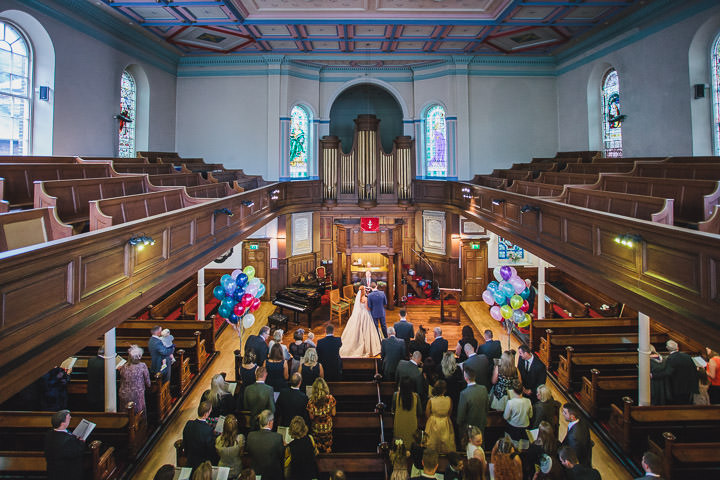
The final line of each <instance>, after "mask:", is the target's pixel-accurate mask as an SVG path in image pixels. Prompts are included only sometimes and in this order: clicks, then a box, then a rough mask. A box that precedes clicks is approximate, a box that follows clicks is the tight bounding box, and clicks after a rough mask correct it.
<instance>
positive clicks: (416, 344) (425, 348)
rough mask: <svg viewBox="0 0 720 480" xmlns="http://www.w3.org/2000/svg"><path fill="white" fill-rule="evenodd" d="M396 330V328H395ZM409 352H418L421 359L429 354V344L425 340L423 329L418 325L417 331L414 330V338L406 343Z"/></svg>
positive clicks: (423, 359)
mask: <svg viewBox="0 0 720 480" xmlns="http://www.w3.org/2000/svg"><path fill="white" fill-rule="evenodd" d="M396 332H397V330H396ZM408 351H409V352H420V355H422V361H423V362H424V361H425V359H426V358H428V357H429V356H430V344H429V343H427V342H426V341H425V329H424V328H423V327H422V325H421V326H420V328H418V330H417V332H415V338H413V339H412V340H411V341H410V344H409V345H408Z"/></svg>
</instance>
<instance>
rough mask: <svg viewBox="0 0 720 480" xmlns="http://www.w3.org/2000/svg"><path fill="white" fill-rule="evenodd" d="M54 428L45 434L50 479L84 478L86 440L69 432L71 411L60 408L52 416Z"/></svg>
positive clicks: (51, 420)
mask: <svg viewBox="0 0 720 480" xmlns="http://www.w3.org/2000/svg"><path fill="white" fill-rule="evenodd" d="M50 423H51V424H52V430H50V431H49V432H47V434H46V435H45V462H46V464H47V473H48V478H49V479H50V480H61V479H65V478H72V479H80V480H82V479H84V478H85V474H84V471H83V454H84V453H85V442H84V441H82V440H80V439H79V438H78V437H76V436H75V435H73V434H72V433H70V432H68V427H69V426H70V411H69V410H60V411H59V412H57V413H53V415H52V417H50Z"/></svg>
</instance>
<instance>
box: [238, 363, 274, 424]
mask: <svg viewBox="0 0 720 480" xmlns="http://www.w3.org/2000/svg"><path fill="white" fill-rule="evenodd" d="M266 378H267V370H265V367H258V368H257V369H256V370H255V383H253V384H252V385H250V386H249V387H247V388H246V389H245V392H244V395H243V409H244V410H250V428H251V429H252V430H255V429H257V428H258V420H257V419H258V415H259V414H260V413H261V412H262V411H263V410H268V411H270V412H271V413H272V412H275V398H274V396H273V389H272V387H271V386H270V385H265V379H266Z"/></svg>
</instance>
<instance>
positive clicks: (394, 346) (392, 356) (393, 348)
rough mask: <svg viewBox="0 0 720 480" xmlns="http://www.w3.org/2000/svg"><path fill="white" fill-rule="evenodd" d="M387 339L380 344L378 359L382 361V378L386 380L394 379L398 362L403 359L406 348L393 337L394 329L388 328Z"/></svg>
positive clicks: (400, 341) (399, 340)
mask: <svg viewBox="0 0 720 480" xmlns="http://www.w3.org/2000/svg"><path fill="white" fill-rule="evenodd" d="M387 330H388V338H383V339H382V341H381V342H380V358H381V359H382V369H383V377H384V378H385V379H388V380H392V379H394V378H395V371H396V370H397V366H398V363H400V360H402V359H403V358H405V355H406V353H405V352H406V349H407V346H406V345H405V342H404V341H403V340H402V339H400V338H397V337H396V336H395V327H388V329H387Z"/></svg>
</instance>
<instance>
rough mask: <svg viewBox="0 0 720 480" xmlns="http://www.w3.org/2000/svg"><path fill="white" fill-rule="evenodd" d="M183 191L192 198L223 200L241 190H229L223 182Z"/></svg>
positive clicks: (188, 188)
mask: <svg viewBox="0 0 720 480" xmlns="http://www.w3.org/2000/svg"><path fill="white" fill-rule="evenodd" d="M185 191H186V192H187V193H188V195H190V196H191V197H194V198H224V197H229V196H230V195H235V194H237V193H241V192H242V190H239V191H238V190H235V189H233V188H230V186H229V185H228V184H227V183H225V182H222V183H208V184H206V185H195V186H193V187H185Z"/></svg>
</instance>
